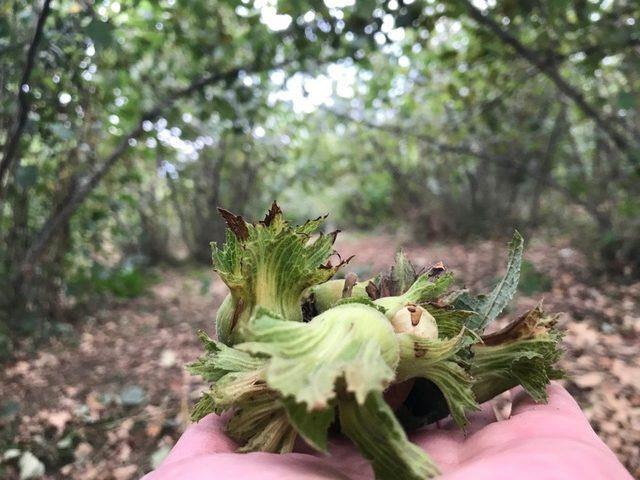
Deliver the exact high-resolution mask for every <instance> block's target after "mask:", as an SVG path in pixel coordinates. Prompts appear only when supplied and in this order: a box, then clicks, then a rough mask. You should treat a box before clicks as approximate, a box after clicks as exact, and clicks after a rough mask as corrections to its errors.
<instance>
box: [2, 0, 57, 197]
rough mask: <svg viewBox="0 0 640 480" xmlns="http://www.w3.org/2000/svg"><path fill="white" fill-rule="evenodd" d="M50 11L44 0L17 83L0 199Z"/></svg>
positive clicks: (47, 0) (25, 115) (26, 112)
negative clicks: (14, 113) (15, 108)
mask: <svg viewBox="0 0 640 480" xmlns="http://www.w3.org/2000/svg"><path fill="white" fill-rule="evenodd" d="M50 11H51V0H44V3H43V4H42V10H41V11H40V15H39V16H38V21H37V23H36V29H35V32H34V34H33V38H32V40H31V43H30V44H29V50H28V51H27V61H26V62H25V65H24V69H23V71H22V77H21V78H20V83H19V84H18V115H17V120H16V122H15V128H14V130H13V132H12V133H11V135H9V138H8V140H7V143H6V145H5V148H4V152H3V155H2V160H0V200H2V198H3V197H4V179H5V177H6V176H7V174H8V173H9V170H10V169H11V165H12V164H13V162H14V161H15V160H16V158H17V157H18V145H19V143H20V138H21V137H22V133H23V132H24V128H25V126H26V125H27V118H28V116H29V109H30V107H31V100H30V94H29V81H30V80H31V73H32V72H33V67H34V65H35V61H36V54H37V53H38V47H39V46H40V41H41V39H42V31H43V30H44V24H45V23H46V21H47V18H48V17H49V13H50Z"/></svg>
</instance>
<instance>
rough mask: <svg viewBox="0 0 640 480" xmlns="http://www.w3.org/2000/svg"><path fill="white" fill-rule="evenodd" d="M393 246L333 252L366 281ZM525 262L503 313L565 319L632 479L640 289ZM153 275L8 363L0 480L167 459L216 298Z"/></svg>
mask: <svg viewBox="0 0 640 480" xmlns="http://www.w3.org/2000/svg"><path fill="white" fill-rule="evenodd" d="M398 246H399V241H398V240H397V239H395V238H392V237H387V236H373V237H372V236H358V235H343V236H342V237H341V238H339V241H338V244H337V250H338V251H340V253H341V254H342V256H343V257H345V256H348V255H351V254H356V258H354V260H353V261H352V262H351V264H350V265H349V270H352V271H355V272H356V273H358V274H359V276H360V278H366V277H367V276H368V275H370V274H371V273H375V272H377V271H379V270H380V269H383V268H385V266H386V265H388V264H389V263H390V262H391V261H392V258H393V254H394V252H395V250H396V249H397V248H398ZM404 247H405V250H406V251H407V253H408V254H409V256H410V258H411V259H412V260H413V261H414V263H416V264H419V265H430V264H433V263H435V262H436V261H440V260H441V261H443V262H444V263H445V265H446V266H447V267H448V268H449V269H450V270H452V271H453V272H454V273H455V274H456V277H457V278H458V279H460V280H459V281H460V282H461V283H462V280H464V281H465V282H466V285H467V286H468V287H470V288H472V289H478V290H479V289H481V288H486V287H489V286H491V284H492V283H493V282H494V281H495V279H496V278H497V276H498V275H499V274H500V273H501V272H502V270H503V269H504V262H505V251H506V248H505V246H504V245H503V244H502V243H501V242H490V241H485V242H478V243H474V244H468V245H463V244H454V245H447V246H444V245H439V244H436V245H432V246H430V247H428V248H424V247H420V246H416V245H405V246H404ZM526 258H527V260H529V261H530V262H531V264H533V265H535V269H536V271H537V273H536V272H534V273H533V274H530V275H529V280H528V283H529V284H530V285H529V286H528V287H527V289H528V293H529V295H525V294H523V293H521V294H520V295H519V296H518V299H517V300H516V301H515V302H514V304H513V306H512V307H511V309H510V311H509V312H507V316H515V315H517V314H519V313H521V312H523V311H525V310H526V309H528V308H531V307H532V306H534V305H535V304H536V303H537V302H539V301H540V300H541V299H544V306H545V309H546V310H548V311H556V312H564V313H563V315H562V316H561V318H560V328H562V329H564V330H565V332H566V336H565V340H564V346H565V349H566V355H565V357H564V359H563V361H562V366H563V367H564V368H565V369H566V371H567V372H568V379H567V380H565V381H564V384H565V386H566V387H567V388H568V389H569V391H570V392H571V393H572V394H573V395H574V396H575V397H576V399H577V400H578V402H579V403H580V405H581V406H582V408H583V409H584V411H585V413H586V414H587V416H588V417H589V419H590V421H591V423H592V425H593V427H594V429H595V430H596V432H597V433H598V434H599V435H600V436H601V437H602V438H603V440H604V441H605V442H606V443H607V444H608V445H609V446H610V447H611V448H612V449H613V450H614V451H615V452H616V454H617V455H618V457H619V458H620V460H621V461H622V462H623V463H624V464H625V465H626V466H627V468H628V469H629V470H630V471H631V473H632V475H634V476H635V477H636V478H640V455H639V452H640V360H639V356H638V349H639V346H638V345H639V339H640V309H639V308H638V307H639V306H640V284H635V285H626V286H621V285H615V284H606V283H605V282H604V281H602V280H601V279H597V278H593V276H592V275H591V274H589V273H588V271H587V269H586V268H585V263H584V260H583V258H582V257H581V256H580V254H579V253H578V252H576V251H575V250H572V249H571V248H569V247H568V246H566V245H563V244H561V243H556V244H553V245H550V244H545V243H537V242H533V243H532V244H531V245H529V246H528V249H527V253H526ZM159 276H160V278H161V280H160V281H159V283H157V284H155V285H154V286H153V287H151V288H150V290H149V291H148V293H147V294H145V295H144V296H142V297H140V298H137V299H133V300H129V301H108V302H105V304H104V305H101V306H100V307H99V308H96V310H95V311H96V313H95V314H94V315H93V316H91V317H89V318H87V319H86V321H84V322H82V324H80V325H78V326H77V327H74V330H73V332H71V333H70V334H68V335H65V337H64V339H57V340H53V341H51V342H50V343H49V344H47V345H46V346H45V347H41V348H40V349H39V350H38V351H37V352H35V353H34V352H33V350H31V353H23V354H20V355H19V356H18V357H17V358H16V359H14V360H13V361H12V362H11V363H9V364H7V365H5V368H4V371H3V372H2V373H0V391H1V392H2V393H1V395H0V428H1V429H2V430H1V433H0V461H1V459H2V458H3V457H4V458H5V460H4V461H3V463H1V464H0V476H1V477H2V478H9V479H11V478H18V469H17V464H18V457H19V456H20V455H24V452H31V453H32V454H33V456H34V457H35V458H36V459H37V460H35V465H36V466H37V465H38V464H39V462H42V464H44V466H45V467H46V473H45V476H44V478H51V479H54V478H56V479H57V478H72V479H83V480H92V479H115V480H128V479H134V478H139V477H140V476H141V475H142V474H143V473H145V472H147V471H149V470H150V469H151V468H152V467H153V466H154V465H157V464H158V463H159V462H160V461H161V460H162V458H163V457H164V455H166V452H167V451H168V450H169V448H170V447H171V446H172V445H173V443H174V442H175V441H176V439H177V438H178V437H179V435H180V433H181V432H182V431H183V430H184V428H185V427H186V425H187V423H188V420H187V418H188V410H189V408H190V405H192V403H193V402H194V400H195V399H196V398H197V397H198V396H199V392H200V390H201V389H202V388H203V384H202V383H201V382H200V381H199V380H198V379H197V378H194V377H191V376H190V375H189V374H187V373H186V372H185V370H184V368H183V366H184V364H185V363H187V362H189V361H192V360H194V359H195V358H196V357H197V356H198V355H199V353H200V345H199V342H198V341H197V338H196V331H197V330H199V329H205V330H207V331H208V332H209V333H212V331H213V318H214V315H215V311H216V308H217V306H218V305H219V304H220V302H221V300H222V298H223V297H224V295H225V293H226V291H225V287H224V285H223V284H222V283H221V282H220V281H219V280H217V279H216V278H215V275H214V274H213V273H212V272H211V271H210V270H207V269H178V270H176V269H171V270H162V271H160V272H159ZM28 350H29V349H27V348H25V351H28ZM13 449H17V450H19V452H18V451H16V450H13ZM3 451H4V453H3ZM12 457H14V458H12ZM31 461H32V463H33V462H34V459H31Z"/></svg>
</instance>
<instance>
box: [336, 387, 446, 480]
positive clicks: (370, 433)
mask: <svg viewBox="0 0 640 480" xmlns="http://www.w3.org/2000/svg"><path fill="white" fill-rule="evenodd" d="M338 411H339V413H340V427H341V429H342V431H343V433H344V434H345V435H347V436H348V437H349V438H350V439H351V440H352V441H353V443H355V444H356V445H357V446H358V448H359V449H360V451H361V452H362V454H363V455H364V456H365V457H367V458H368V459H369V460H370V461H371V464H372V466H373V470H374V472H375V474H376V478H378V479H383V480H393V479H398V478H402V479H407V480H424V479H425V478H431V477H433V476H435V475H437V474H438V473H439V472H438V469H437V467H436V466H435V465H434V464H433V462H432V461H431V460H430V459H429V457H428V456H427V454H426V453H425V452H424V451H423V450H422V449H421V448H420V447H418V446H417V445H414V444H413V443H411V442H409V440H408V439H407V435H406V434H405V432H404V430H403V429H402V426H401V425H400V423H399V422H398V420H397V419H396V417H395V415H394V413H393V411H392V410H391V408H390V407H389V405H388V404H387V403H386V402H385V400H384V398H383V397H382V394H380V393H379V392H372V393H370V394H369V395H368V396H367V399H366V401H365V402H364V404H360V402H358V401H356V400H355V398H353V397H347V398H341V399H340V400H339V401H338Z"/></svg>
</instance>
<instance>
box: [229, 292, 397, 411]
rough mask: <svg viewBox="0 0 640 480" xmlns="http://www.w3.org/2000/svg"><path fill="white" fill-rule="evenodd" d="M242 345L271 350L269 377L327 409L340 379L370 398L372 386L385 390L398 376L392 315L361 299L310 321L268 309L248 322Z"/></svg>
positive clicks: (310, 405)
mask: <svg viewBox="0 0 640 480" xmlns="http://www.w3.org/2000/svg"><path fill="white" fill-rule="evenodd" d="M243 337H244V338H246V339H247V340H248V341H247V342H244V343H241V344H238V345H237V346H236V347H237V348H238V349H240V350H243V351H246V352H250V353H252V354H258V355H266V356H268V357H269V362H268V364H267V367H266V381H267V383H268V384H269V386H270V387H271V388H273V389H274V390H276V391H278V392H279V393H280V394H282V395H283V396H284V397H285V398H286V397H292V398H293V399H295V401H296V402H298V403H304V404H306V405H307V409H308V410H309V411H314V410H322V409H324V408H327V406H328V405H329V402H330V401H331V400H332V399H333V398H334V397H335V395H336V393H335V388H334V386H335V382H336V381H337V380H338V379H341V378H344V380H345V385H346V387H345V388H346V390H347V391H348V392H351V393H353V394H354V395H355V398H356V399H357V401H358V402H359V403H364V401H365V399H366V397H367V395H368V394H369V392H371V391H382V390H384V389H385V388H386V387H387V386H388V385H389V383H390V382H391V381H392V380H393V378H394V375H395V374H394V370H395V367H396V365H397V363H398V344H397V341H396V338H395V334H394V332H393V330H392V328H391V325H390V324H389V322H388V320H387V318H386V317H385V316H384V315H383V314H382V313H381V312H379V311H378V310H377V309H375V308H372V307H369V306H367V305H363V304H360V303H348V304H344V305H339V306H336V307H333V308H331V309H330V310H328V311H326V312H325V313H323V314H321V315H319V316H317V317H316V318H314V319H313V320H312V321H311V322H310V323H297V322H288V321H286V320H284V319H282V318H278V317H276V316H274V315H273V314H270V313H269V312H268V311H266V310H261V311H259V312H257V314H256V316H255V317H254V318H253V319H252V320H251V321H250V322H249V323H248V324H247V325H246V326H245V329H244V331H243Z"/></svg>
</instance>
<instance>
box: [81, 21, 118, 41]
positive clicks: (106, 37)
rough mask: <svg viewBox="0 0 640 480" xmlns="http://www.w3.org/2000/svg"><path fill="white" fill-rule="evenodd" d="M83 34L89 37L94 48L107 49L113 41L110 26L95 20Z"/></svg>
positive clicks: (107, 23)
mask: <svg viewBox="0 0 640 480" xmlns="http://www.w3.org/2000/svg"><path fill="white" fill-rule="evenodd" d="M85 34H87V35H88V36H89V37H91V41H92V42H93V44H94V45H95V46H96V48H102V47H108V46H109V45H110V44H111V42H112V41H113V28H112V27H111V24H109V22H103V21H101V20H98V19H95V18H94V19H93V20H91V22H90V23H89V24H88V25H87V26H86V27H85Z"/></svg>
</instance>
